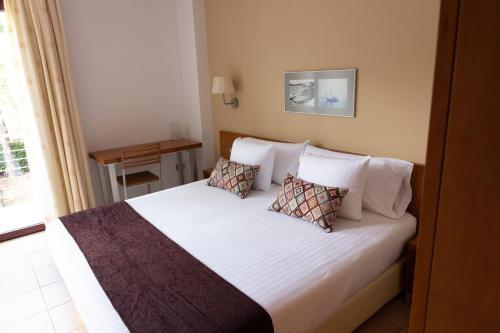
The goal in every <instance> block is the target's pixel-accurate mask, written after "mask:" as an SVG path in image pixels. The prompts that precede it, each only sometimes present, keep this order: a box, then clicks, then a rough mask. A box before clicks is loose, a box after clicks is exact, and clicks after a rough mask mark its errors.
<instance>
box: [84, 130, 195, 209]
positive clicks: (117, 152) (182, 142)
mask: <svg viewBox="0 0 500 333" xmlns="http://www.w3.org/2000/svg"><path fill="white" fill-rule="evenodd" d="M129 147H133V146H129ZM201 147H202V144H201V142H198V141H193V140H188V139H179V140H163V141H160V152H161V154H171V153H177V163H178V164H179V168H178V172H179V181H180V183H181V184H184V173H183V168H182V165H183V162H182V152H183V151H188V152H189V159H190V160H191V170H192V173H193V179H194V180H198V164H197V161H196V149H197V148H201ZM123 148H128V147H120V148H113V149H107V150H101V151H96V152H91V153H89V157H90V158H91V159H93V160H95V161H96V162H97V165H98V166H99V175H100V178H101V185H102V188H103V192H104V193H103V194H104V197H105V200H106V202H110V201H111V198H112V199H113V201H114V202H118V201H120V191H119V188H118V183H117V181H116V164H119V163H120V161H121V149H123ZM105 168H106V169H107V173H106V171H105ZM106 174H107V175H106ZM106 178H108V179H106ZM108 183H109V186H110V187H111V189H109V186H108ZM161 183H162V187H163V180H162V182H161ZM109 192H111V195H110V194H109Z"/></svg>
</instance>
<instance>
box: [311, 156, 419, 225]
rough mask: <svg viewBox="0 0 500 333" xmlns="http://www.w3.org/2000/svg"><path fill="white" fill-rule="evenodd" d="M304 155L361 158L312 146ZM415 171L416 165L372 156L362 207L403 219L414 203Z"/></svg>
mask: <svg viewBox="0 0 500 333" xmlns="http://www.w3.org/2000/svg"><path fill="white" fill-rule="evenodd" d="M305 152H306V153H308V154H315V155H319V156H326V157H337V158H339V157H340V158H342V157H343V158H362V156H359V155H352V154H345V153H338V152H333V151H330V150H326V149H321V148H317V147H312V146H307V147H306V149H305ZM412 170H413V164H412V163H410V162H407V161H403V160H398V159H395V158H386V157H372V158H371V159H370V163H369V164H368V173H367V176H366V184H365V191H364V194H363V207H364V208H366V209H369V210H371V211H373V212H375V213H379V214H381V215H384V216H387V217H391V218H394V219H399V218H401V217H402V216H403V214H404V213H405V212H406V209H407V208H408V205H409V204H410V201H411V196H412V191H411V184H410V180H411V172H412Z"/></svg>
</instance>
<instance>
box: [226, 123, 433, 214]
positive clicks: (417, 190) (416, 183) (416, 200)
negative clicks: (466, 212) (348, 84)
mask: <svg viewBox="0 0 500 333" xmlns="http://www.w3.org/2000/svg"><path fill="white" fill-rule="evenodd" d="M240 137H253V138H257V139H263V140H270V141H278V142H285V141H281V140H276V139H270V138H264V137H260V136H256V135H251V134H243V133H236V132H229V131H220V132H219V144H220V154H221V156H222V157H224V158H226V159H229V156H230V155H231V147H232V145H233V141H234V140H235V139H237V138H240ZM325 149H328V150H332V151H338V152H342V153H350V154H357V155H360V154H358V153H351V152H345V151H340V150H335V149H330V148H325ZM424 169H425V166H424V165H422V164H418V163H414V166H413V172H412V174H411V188H412V199H411V202H410V205H409V206H408V209H407V210H408V212H410V213H411V214H412V215H413V216H415V217H416V218H417V219H419V218H420V203H421V202H422V194H423V191H422V185H423V180H424Z"/></svg>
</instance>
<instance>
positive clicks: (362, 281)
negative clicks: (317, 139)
mask: <svg viewBox="0 0 500 333" xmlns="http://www.w3.org/2000/svg"><path fill="white" fill-rule="evenodd" d="M225 133H226V134H224V133H221V152H222V155H224V154H226V155H227V154H228V152H227V151H225V150H226V149H229V148H225V147H230V145H226V144H225V142H226V141H227V140H229V141H230V140H231V139H232V138H235V137H237V136H239V135H240V134H238V133H230V132H225ZM417 172H418V171H417ZM279 188H280V187H279V186H278V185H273V187H272V189H271V190H270V191H268V192H264V191H252V192H251V193H250V195H249V196H248V197H247V198H246V199H245V200H241V199H239V198H238V197H236V196H234V195H233V194H231V193H229V192H226V191H222V190H220V189H217V188H214V187H209V186H206V181H199V182H194V183H191V184H188V185H184V186H180V187H177V188H173V189H169V190H165V191H161V192H156V193H153V194H150V195H146V196H142V197H138V198H134V199H130V200H127V203H128V204H129V205H130V206H131V207H132V208H133V209H134V210H135V211H136V212H137V213H138V214H139V215H140V216H142V217H143V218H144V219H145V220H147V221H148V222H149V223H151V224H152V225H153V226H154V227H156V228H157V229H158V230H159V231H161V233H163V234H164V235H166V236H168V237H169V238H170V239H171V240H173V241H174V242H175V243H177V244H178V245H180V246H181V247H182V248H183V249H184V250H186V251H187V252H189V253H190V254H191V255H192V256H194V257H195V258H197V259H198V260H199V261H201V262H202V263H203V264H204V265H206V266H207V267H208V268H209V269H211V270H212V271H214V272H215V273H217V274H218V275H219V276H220V277H222V278H223V279H224V280H226V281H228V282H229V283H230V284H231V285H233V286H234V287H236V288H237V289H238V290H240V291H241V292H243V293H244V294H245V295H247V296H248V297H250V298H251V299H252V300H254V301H255V302H256V303H258V304H259V305H260V306H261V307H262V308H264V309H265V310H266V311H267V313H268V314H269V315H270V317H271V319H272V325H273V326H274V331H275V332H323V331H324V332H349V331H352V330H353V329H354V328H355V327H357V326H358V325H359V324H361V323H362V322H363V321H364V320H365V319H367V318H368V317H369V316H370V315H371V314H373V313H374V312H375V311H376V310H378V309H379V308H380V307H381V306H382V305H383V304H385V303H386V302H387V301H388V300H389V299H391V298H392V297H394V296H395V295H396V294H397V293H398V292H399V290H400V276H401V267H402V259H401V255H402V252H403V249H404V247H405V244H406V243H407V241H408V240H409V239H411V238H412V237H413V236H414V235H415V232H416V226H417V220H416V218H415V216H414V215H412V214H410V213H406V214H405V215H404V216H403V217H402V218H401V219H399V220H394V219H390V218H386V217H383V216H381V215H378V214H376V213H372V212H370V211H364V216H363V220H362V221H350V220H345V219H338V220H336V222H335V230H334V232H333V233H331V234H327V233H323V232H319V231H318V230H317V229H316V228H313V227H311V225H308V224H307V223H301V222H300V221H296V220H293V219H292V220H291V218H290V217H288V216H285V215H280V214H276V213H273V212H270V211H268V210H267V209H266V208H267V207H268V206H269V205H270V203H271V202H272V201H273V200H274V199H275V197H276V193H277V192H278V190H279ZM417 191H418V189H417ZM417 193H418V192H417ZM417 197H418V194H417ZM167 212H168V214H167ZM200 217H201V218H200ZM47 235H48V239H49V244H50V248H51V251H52V253H53V256H54V261H55V263H56V265H57V266H58V268H59V270H60V273H61V275H62V277H63V279H64V281H65V282H66V285H67V287H68V290H69V292H70V294H71V296H72V298H73V300H74V303H75V305H76V307H77V309H78V310H79V312H80V315H81V317H82V319H83V321H84V322H85V324H86V327H87V329H88V330H89V332H110V333H112V332H116V333H118V332H120V333H121V332H128V331H129V330H128V329H127V327H126V325H125V324H124V322H123V321H122V319H121V318H120V316H119V315H118V313H117V312H116V311H115V309H114V307H113V305H112V304H111V302H110V300H109V299H108V297H107V296H106V294H105V292H104V290H103V289H102V288H101V286H100V284H99V282H98V280H97V279H96V277H95V276H94V274H93V271H92V269H91V268H90V266H89V264H88V263H87V261H86V259H85V257H84V255H83V253H82V252H81V251H80V249H79V247H78V245H77V244H76V243H75V241H74V239H73V238H72V237H71V235H70V234H69V233H68V231H67V230H66V228H65V227H64V226H63V224H62V223H61V221H60V220H55V221H53V222H52V223H50V224H49V225H48V227H47ZM328 252H330V253H332V255H331V256H319V255H318V253H328Z"/></svg>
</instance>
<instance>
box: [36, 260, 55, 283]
mask: <svg viewBox="0 0 500 333" xmlns="http://www.w3.org/2000/svg"><path fill="white" fill-rule="evenodd" d="M35 273H36V277H37V279H38V284H39V285H40V287H43V286H46V285H48V284H51V283H54V282H57V281H61V275H60V274H59V271H58V270H57V267H56V265H54V264H50V265H46V266H43V267H39V268H35Z"/></svg>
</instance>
